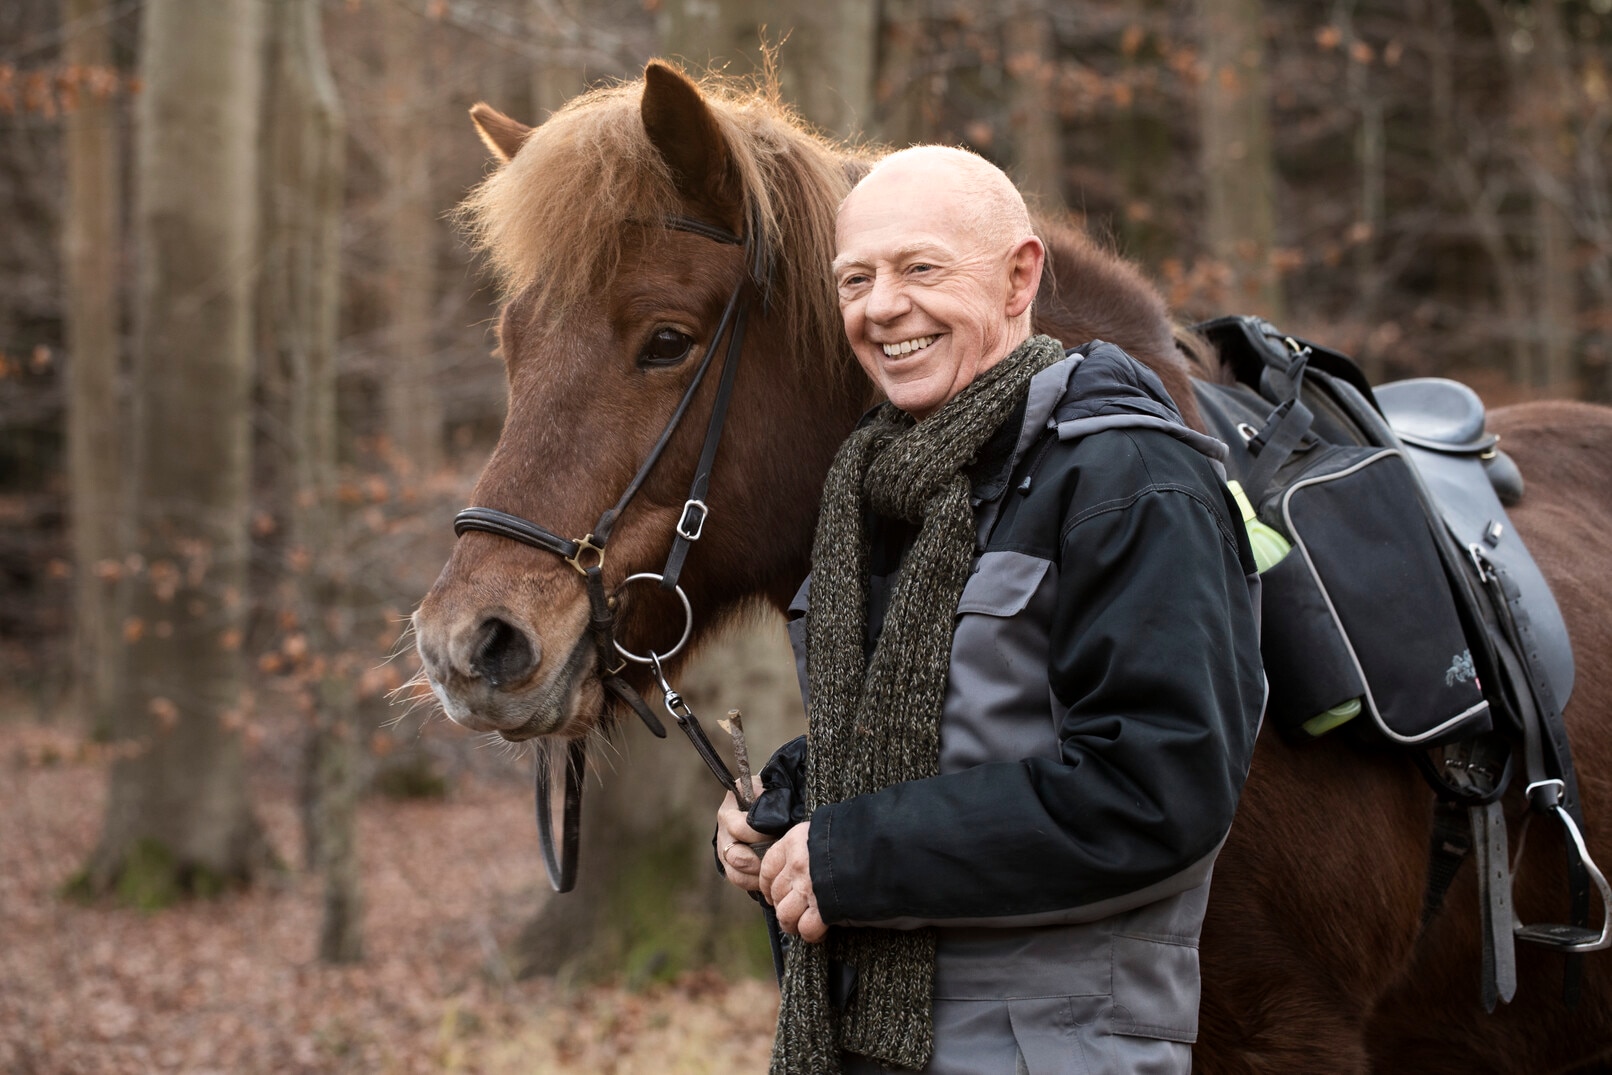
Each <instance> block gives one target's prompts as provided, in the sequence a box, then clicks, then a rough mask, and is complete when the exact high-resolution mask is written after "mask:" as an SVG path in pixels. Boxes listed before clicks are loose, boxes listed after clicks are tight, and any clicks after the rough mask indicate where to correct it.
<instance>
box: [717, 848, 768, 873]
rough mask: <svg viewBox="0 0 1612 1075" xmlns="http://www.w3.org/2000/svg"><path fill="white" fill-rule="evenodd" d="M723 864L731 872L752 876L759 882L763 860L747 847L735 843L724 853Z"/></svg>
mask: <svg viewBox="0 0 1612 1075" xmlns="http://www.w3.org/2000/svg"><path fill="white" fill-rule="evenodd" d="M722 864H723V865H724V866H726V867H727V868H728V869H730V870H738V871H739V872H740V873H747V874H750V875H752V876H754V877H756V879H757V880H758V881H759V880H760V873H761V858H760V857H759V856H758V855H757V854H756V853H755V852H754V851H752V850H751V849H750V848H749V847H748V846H747V845H745V844H742V843H738V842H734V843H731V844H729V845H728V848H727V850H726V851H724V852H723V853H722Z"/></svg>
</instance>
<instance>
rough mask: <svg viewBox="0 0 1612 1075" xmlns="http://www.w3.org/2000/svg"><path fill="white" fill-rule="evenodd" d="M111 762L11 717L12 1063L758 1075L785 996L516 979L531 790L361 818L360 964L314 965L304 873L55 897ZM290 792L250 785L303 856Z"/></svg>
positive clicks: (0, 871)
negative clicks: (514, 942)
mask: <svg viewBox="0 0 1612 1075" xmlns="http://www.w3.org/2000/svg"><path fill="white" fill-rule="evenodd" d="M107 765H108V755H107V752H106V751H104V750H97V749H92V748H88V747H86V746H85V745H84V744H83V743H82V742H81V741H80V740H79V739H77V738H76V737H75V736H72V735H69V734H67V733H65V732H62V731H60V730H56V729H52V728H49V727H41V726H39V725H37V724H33V723H30V722H27V721H23V720H18V719H10V718H3V717H0V774H3V777H0V779H3V780H4V782H5V785H6V788H7V791H6V794H5V798H4V804H5V805H4V809H3V810H0V1070H3V1071H6V1072H11V1073H15V1075H31V1073H36V1072H38V1073H44V1072H49V1073H61V1075H77V1073H94V1075H101V1073H122V1072H140V1073H145V1072H185V1073H190V1075H202V1073H235V1072H248V1073H251V1072H265V1073H267V1072H274V1073H316V1072H344V1073H345V1072H384V1073H392V1072H399V1073H402V1072H485V1073H488V1075H502V1073H515V1072H521V1073H529V1072H554V1073H584V1072H585V1073H590V1075H605V1073H615V1075H639V1073H642V1075H650V1073H655V1075H660V1073H672V1072H686V1073H696V1072H754V1071H762V1070H764V1069H765V1067H766V1061H767V1055H768V1050H769V1047H770V1044H771V1033H772V1023H773V1018H774V1015H775V1012H776V1006H777V994H776V990H775V989H774V987H773V986H772V985H771V984H770V983H765V982H755V981H745V982H738V983H729V982H726V981H723V980H722V979H720V978H719V977H717V976H715V975H710V976H704V977H696V978H691V979H687V980H685V981H683V982H681V983H679V984H678V985H677V986H676V987H672V988H662V989H658V990H652V991H649V992H642V993H628V992H626V991H623V990H616V989H592V990H585V991H566V990H562V989H560V988H558V987H557V986H555V985H554V984H553V983H552V982H543V981H534V982H510V981H509V980H508V979H507V975H506V974H505V973H504V971H503V959H504V955H503V952H504V949H505V947H506V946H507V945H508V944H509V943H510V940H511V939H512V938H513V937H514V936H515V934H516V932H517V930H518V929H519V927H520V925H521V923H522V921H523V920H524V919H525V918H526V917H527V916H529V915H530V914H531V913H532V911H533V910H534V909H535V907H536V906H537V903H538V901H540V900H541V899H543V898H544V895H543V894H544V893H546V892H547V889H548V886H547V883H546V881H545V880H544V879H543V876H542V868H541V866H540V865H539V862H538V856H537V855H536V852H535V847H534V846H533V843H534V841H533V840H532V839H531V837H530V834H529V832H528V829H529V827H530V824H531V821H530V818H528V817H527V813H526V811H527V804H526V799H525V796H524V795H521V794H518V793H514V792H513V791H512V789H511V788H510V787H509V786H508V785H507V784H504V785H499V786H492V785H490V784H488V783H486V782H484V781H478V780H477V779H475V778H474V777H468V776H467V777H466V778H465V779H463V780H462V781H460V783H459V785H458V786H457V787H456V789H455V791H454V792H453V794H452V795H451V796H450V797H449V798H448V799H447V800H445V801H440V802H427V803H395V802H390V801H387V800H384V799H379V798H372V799H369V800H367V801H366V802H365V805H364V807H363V813H362V817H361V822H360V824H361V833H360V835H361V849H362V852H361V853H362V861H363V868H364V894H365V899H366V906H367V910H366V917H365V943H366V945H367V953H368V958H367V959H366V961H365V962H364V963H363V964H362V965H360V966H356V967H350V968H336V967H328V966H324V965H322V964H320V963H319V962H318V960H317V959H316V958H315V955H314V953H315V943H316V936H317V930H318V925H319V897H320V887H319V882H318V879H317V878H316V877H313V876H310V875H308V874H307V873H305V872H303V871H301V870H298V869H292V870H291V871H290V872H289V873H288V874H286V875H285V876H284V877H283V878H281V879H271V880H269V881H267V882H265V883H263V884H260V885H259V886H257V887H256V888H254V889H253V890H251V891H247V892H239V893H233V894H230V895H227V896H225V897H223V898H220V899H218V900H215V901H211V902H201V903H192V904H189V905H186V906H182V907H178V908H174V909H170V910H166V911H162V912H158V913H155V914H142V913H140V912H138V911H132V910H126V909H121V908H116V907H112V906H109V905H108V906H97V907H82V906H77V905H74V904H72V903H68V902H66V901H64V900H62V899H61V898H59V897H58V896H57V895H56V889H57V888H58V886H60V885H61V883H62V882H63V881H64V880H65V879H66V878H67V877H69V876H70V875H71V874H72V873H73V872H74V871H75V870H76V869H77V868H78V867H79V865H80V864H81V863H82V862H83V860H84V859H85V857H86V855H87V854H88V852H89V850H90V848H91V846H92V845H93V843H94V840H95V838H96V836H97V833H98V831H99V827H100V823H101V809H102V803H103V799H104V791H105V785H106V766H107ZM277 783H278V784H287V785H288V783H289V782H288V781H285V780H283V779H282V780H278V781H277V780H276V779H273V778H269V777H262V776H260V778H259V785H261V786H256V787H255V788H254V790H255V792H256V795H257V802H258V804H259V808H260V812H261V816H262V818H263V820H264V823H265V825H266V826H267V827H268V829H269V832H270V838H271V839H272V840H273V842H274V845H275V847H276V848H277V849H278V850H279V852H280V854H281V856H282V857H283V858H284V859H285V860H286V861H288V862H293V861H295V860H296V858H297V848H298V832H297V823H296V815H295V806H294V803H293V800H292V796H291V794H290V788H289V786H276V784H277Z"/></svg>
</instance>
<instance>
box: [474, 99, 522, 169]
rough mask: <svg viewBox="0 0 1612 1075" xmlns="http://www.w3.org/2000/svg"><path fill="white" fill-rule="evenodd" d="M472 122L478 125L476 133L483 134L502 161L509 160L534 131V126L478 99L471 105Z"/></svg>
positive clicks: (486, 141) (490, 147)
mask: <svg viewBox="0 0 1612 1075" xmlns="http://www.w3.org/2000/svg"><path fill="white" fill-rule="evenodd" d="M470 122H472V123H474V124H475V125H476V133H477V134H479V135H481V140H482V141H483V142H485V143H486V144H487V148H488V149H490V150H492V151H493V155H494V156H496V157H497V158H498V159H499V161H500V162H508V160H509V159H510V158H511V157H513V156H514V155H515V151H516V150H517V149H519V148H520V147H521V143H522V142H524V141H526V136H527V135H529V134H531V133H532V128H530V127H528V126H527V125H526V124H524V123H522V122H520V121H519V120H513V119H510V118H509V117H508V116H506V115H504V114H503V113H502V112H500V111H498V109H496V108H494V107H493V106H492V105H490V104H488V103H487V102H486V101H477V102H476V103H475V104H473V105H471V106H470Z"/></svg>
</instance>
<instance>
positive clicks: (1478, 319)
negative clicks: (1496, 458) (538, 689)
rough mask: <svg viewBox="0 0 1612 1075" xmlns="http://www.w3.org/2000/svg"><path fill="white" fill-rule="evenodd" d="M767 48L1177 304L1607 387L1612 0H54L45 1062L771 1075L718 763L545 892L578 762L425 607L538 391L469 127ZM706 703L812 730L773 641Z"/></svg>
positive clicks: (751, 923) (39, 362) (12, 449)
mask: <svg viewBox="0 0 1612 1075" xmlns="http://www.w3.org/2000/svg"><path fill="white" fill-rule="evenodd" d="M764 44H765V46H770V47H771V48H772V50H773V52H774V54H775V61H774V63H775V69H776V77H777V79H778V82H779V84H780V86H781V89H782V92H783V95H784V96H785V98H786V99H788V100H790V101H792V102H793V103H794V104H795V105H796V106H797V107H798V108H799V109H800V110H801V112H802V113H803V115H804V116H805V117H806V118H807V119H809V120H810V121H812V122H813V123H815V124H817V125H818V126H820V127H821V128H823V129H824V130H826V131H828V132H831V133H833V134H835V135H837V136H839V137H843V138H847V139H854V140H858V141H874V142H884V143H888V144H892V145H902V144H907V143H911V142H917V141H940V142H951V143H960V144H965V145H969V146H972V147H973V148H975V149H976V150H978V151H979V152H981V153H983V154H985V155H986V156H988V157H990V158H991V159H993V160H995V161H997V162H998V163H1000V164H1002V165H1003V166H1004V167H1006V168H1007V169H1008V170H1009V172H1010V173H1011V174H1012V175H1013V176H1014V177H1015V179H1016V180H1017V181H1018V182H1019V183H1020V185H1021V187H1022V188H1023V189H1025V190H1026V192H1027V193H1028V194H1029V195H1030V197H1031V198H1032V200H1033V201H1034V202H1036V203H1037V205H1038V206H1039V207H1040V208H1041V209H1043V210H1046V211H1050V212H1062V213H1068V214H1070V215H1071V216H1072V217H1074V218H1075V219H1076V220H1077V221H1079V222H1080V223H1082V224H1083V225H1084V226H1085V227H1087V228H1088V229H1089V230H1090V231H1092V232H1093V233H1095V234H1097V235H1098V236H1100V237H1102V238H1103V239H1104V240H1105V241H1107V242H1109V243H1111V244H1112V245H1113V246H1114V247H1115V248H1117V249H1118V250H1120V251H1121V252H1123V253H1125V254H1126V255H1128V256H1130V257H1133V258H1135V259H1137V260H1138V261H1140V262H1141V263H1142V264H1143V265H1144V266H1145V267H1146V268H1147V270H1148V271H1149V273H1150V274H1151V275H1152V277H1153V278H1154V279H1155V280H1156V281H1157V282H1158V283H1159V285H1160V287H1161V288H1162V289H1163V290H1164V292H1165V294H1166V296H1167V297H1168V299H1169V301H1170V303H1171V305H1172V307H1173V308H1174V310H1175V311H1176V313H1177V315H1178V316H1179V317H1180V318H1182V319H1183V320H1189V321H1190V320H1193V319H1197V318H1201V317H1208V316H1213V315H1217V314H1221V313H1227V312H1239V313H1258V314H1262V315H1264V316H1266V317H1268V318H1271V319H1272V320H1274V321H1276V322H1277V323H1278V324H1280V325H1282V326H1283V327H1286V328H1288V329H1289V330H1291V331H1293V332H1295V333H1297V334H1300V335H1303V336H1306V337H1309V338H1311V339H1314V340H1317V341H1320V342H1324V343H1327V344H1329V345H1330V346H1333V347H1335V348H1337V349H1340V350H1343V351H1347V352H1350V353H1352V354H1354V355H1356V356H1357V357H1358V358H1359V359H1360V360H1361V362H1362V363H1363V365H1364V366H1365V367H1366V368H1367V370H1368V371H1369V373H1370V374H1371V376H1372V377H1373V378H1374V379H1385V378H1390V377H1400V376H1411V375H1446V376H1454V377H1458V378H1461V379H1464V380H1466V381H1468V382H1469V383H1471V384H1473V385H1474V386H1475V387H1477V388H1478V389H1479V390H1480V392H1481V393H1482V394H1483V395H1484V396H1485V398H1486V399H1488V400H1489V402H1490V403H1491V404H1497V403H1503V402H1507V401H1511V400H1515V399H1519V398H1528V397H1534V396H1542V395H1551V396H1568V397H1576V398H1583V399H1590V400H1599V401H1602V402H1612V176H1609V173H1608V162H1609V159H1612V152H1609V150H1612V145H1609V129H1612V84H1609V71H1608V66H1609V61H1612V0H1533V2H1529V3H1520V2H1510V0H1408V2H1402V0H1394V2H1388V0H1333V2H1330V3H1324V4H1315V3H1299V2H1296V0H1087V2H1084V3H1081V4H1063V3H1056V2H1054V0H1011V2H1002V3H991V4H985V3H964V2H960V0H878V2H875V0H813V2H808V0H776V2H771V3H767V2H762V0H595V2H588V3H584V2H582V0H143V2H141V0H9V2H7V3H5V4H3V5H0V225H3V226H0V766H3V767H4V768H5V770H6V778H5V787H6V790H5V792H4V793H3V799H0V802H3V804H4V807H5V808H4V810H3V811H0V935H3V936H5V937H6V938H7V942H6V943H5V944H4V945H0V1068H4V1069H5V1070H7V1071H16V1072H35V1071H38V1072H80V1071H82V1072H102V1071H125V1070H127V1071H151V1070H162V1071H168V1070H173V1071H265V1072H266V1071H276V1072H279V1071H437V1070H474V1071H578V1072H581V1071H588V1072H603V1071H620V1072H627V1071H672V1070H686V1071H712V1070H759V1069H760V1068H761V1067H762V1066H763V1065H764V1062H765V1056H766V1053H767V1046H768V1040H769V1031H770V1021H771V1017H772V1012H773V1006H774V1005H775V994H774V993H773V992H772V989H771V986H770V985H769V984H768V983H767V982H766V980H765V975H766V974H767V961H766V955H765V945H764V940H763V938H762V936H761V934H760V930H759V925H758V923H759V918H758V917H757V916H756V914H755V911H754V908H753V907H752V906H751V905H750V904H749V903H748V901H745V900H743V899H742V898H739V897H738V896H737V895H736V894H734V893H732V892H729V891H726V886H724V885H723V884H722V883H721V882H720V881H719V880H718V879H717V878H716V877H715V875H714V872H713V871H711V870H710V868H709V858H708V856H709V849H708V845H707V841H708V837H709V825H710V811H711V807H712V806H713V803H712V802H711V796H710V795H709V794H708V789H707V788H706V786H705V784H704V783H703V782H702V780H703V778H702V775H701V771H700V770H699V768H698V763H697V762H696V761H695V760H694V756H693V753H692V752H691V751H686V750H680V749H678V746H677V744H675V743H665V744H656V743H651V742H649V741H648V740H647V739H646V738H645V737H644V736H642V735H641V734H640V733H639V732H638V730H637V729H636V728H629V729H626V730H625V731H624V733H623V735H622V736H621V742H620V743H619V745H618V753H617V755H616V756H615V757H614V758H612V759H610V760H609V763H608V764H607V765H606V766H605V767H604V768H603V770H602V771H601V772H600V773H599V774H597V779H595V780H594V781H593V783H592V785H591V787H590V797H591V799H592V805H591V806H590V816H589V820H588V825H587V826H586V829H585V833H584V845H583V850H582V861H583V878H584V879H583V883H582V886H581V889H580V891H579V892H578V893H575V894H572V895H570V896H566V897H550V896H549V894H548V886H547V884H546V882H545V879H544V877H543V873H542V868H541V865H540V860H539V858H538V855H537V851H536V846H535V843H536V842H535V840H534V838H533V834H532V824H531V819H530V798H529V797H530V791H529V790H528V788H529V781H530V772H531V770H530V767H531V764H532V762H531V760H530V758H529V757H528V756H527V755H525V754H524V753H520V752H511V751H508V750H504V749H500V748H497V747H491V746H489V745H488V744H487V743H485V742H482V741H481V740H479V739H477V738H476V737H473V736H470V735H468V734H466V733H464V732H462V731H461V730H459V729H457V728H456V727H454V726H453V725H451V724H450V723H448V722H447V721H445V720H444V719H443V718H442V717H441V716H440V715H434V714H435V705H434V702H432V701H431V700H430V697H429V692H428V691H424V690H422V688H421V687H420V686H419V684H418V682H417V680H416V679H415V670H416V665H415V662H414V659H413V654H412V651H411V648H410V643H409V640H408V638H407V636H406V634H405V631H404V628H405V625H406V619H407V614H408V612H409V610H410V609H411V608H412V606H413V604H414V603H415V602H416V601H417V600H418V599H419V597H420V596H421V595H422V594H423V593H424V592H425V590H426V589H427V588H428V587H429V585H430V582H431V579H432V577H433V576H434V574H435V572H436V570H437V568H438V567H439V566H440V564H441V563H442V562H443V560H444V558H445V556H446V553H447V549H448V547H449V545H450V543H451V540H452V538H451V532H450V529H449V525H448V523H449V520H450V518H451V515H452V512H453V511H454V510H455V509H456V508H457V507H459V506H461V505H462V504H464V503H465V502H466V497H467V496H468V492H469V488H470V485H471V483H472V481H473V479H474V476H475V473H476V471H477V469H478V468H479V466H480V464H481V462H482V461H484V459H485V457H486V455H487V452H488V450H489V448H490V446H491V444H492V442H493V440H494V439H495V437H496V435H497V431H498V429H499V425H500V422H501V419H502V413H503V406H504V391H505V389H504V378H503V371H502V367H501V366H500V364H499V362H498V361H497V359H496V358H494V357H490V355H489V350H490V347H491V343H492V341H491V331H490V328H491V324H492V321H491V317H492V312H493V309H494V306H495V304H496V301H497V295H496V294H494V293H493V292H492V290H491V289H490V284H489V280H488V277H487V275H486V274H484V273H483V272H482V270H481V267H480V266H479V265H478V264H477V262H476V259H475V257H474V255H473V254H472V252H471V251H470V249H469V248H468V246H467V244H466V243H465V242H464V241H463V239H462V237H461V236H460V235H459V234H457V233H456V232H455V230H454V228H453V226H452V224H451V222H450V220H449V215H450V213H451V210H452V207H453V206H454V205H455V204H456V203H457V202H458V201H459V199H460V198H462V197H463V196H464V194H465V193H466V191H467V190H468V189H470V188H471V187H472V186H473V185H474V184H475V183H476V182H477V181H478V179H479V178H480V177H481V176H483V175H484V174H485V173H486V170H487V168H488V166H489V162H488V159H487V155H486V153H485V151H484V150H483V148H482V147H481V145H480V144H479V143H478V142H477V140H476V139H475V137H474V134H473V132H472V130H471V128H470V125H469V123H468V121H467V118H466V114H465V113H466V110H467V108H468V107H469V105H470V104H471V103H473V102H474V101H476V100H479V99H485V100H488V101H489V102H491V103H492V104H494V105H495V106H496V107H498V108H500V109H502V110H503V111H505V112H508V113H510V114H512V115H514V116H516V117H517V118H520V119H523V120H526V121H529V122H535V121H537V120H540V119H541V118H542V117H543V116H544V115H546V114H547V113H549V112H550V111H552V110H554V109H555V108H557V107H559V106H560V104H561V103H562V102H563V101H564V100H566V99H567V98H568V97H570V96H572V95H574V94H575V93H577V92H580V91H582V90H583V89H585V88H586V87H588V86H590V85H595V84H598V83H600V82H607V81H610V80H613V79H621V78H631V77H634V76H635V75H636V74H637V73H638V72H639V71H640V70H641V69H642V65H643V63H644V61H645V60H646V59H648V58H650V57H652V56H671V57H680V58H682V59H683V60H684V62H685V63H686V64H687V65H688V66H689V67H690V68H691V69H692V70H695V71H706V70H713V69H717V70H722V71H724V72H726V73H727V74H728V75H729V76H733V77H748V76H752V75H754V74H755V72H756V71H757V70H758V69H759V68H760V67H761V66H762V65H763V59H762V54H763V51H764ZM1070 342H1077V341H1070ZM680 686H681V687H682V688H683V692H684V694H685V695H686V696H687V697H688V698H689V700H690V702H691V703H692V705H693V706H694V708H695V709H696V710H697V711H699V712H702V713H707V714H709V715H712V716H714V715H718V714H719V713H720V712H722V711H725V710H726V709H727V708H728V707H730V706H738V707H740V708H742V709H743V710H744V712H745V714H746V718H747V721H748V722H749V724H750V726H751V728H752V729H753V731H752V738H753V740H754V742H753V749H754V750H756V752H757V753H762V752H764V751H765V750H767V749H770V747H772V746H773V745H776V743H778V742H780V741H781V740H782V739H783V738H785V737H787V736H788V735H790V734H793V732H794V730H796V729H798V728H799V727H800V723H801V717H800V713H799V702H798V700H797V699H796V698H795V696H794V685H793V675H792V670H791V668H790V667H789V664H788V661H787V658H786V657H785V656H784V655H783V654H782V653H781V642H780V632H779V631H778V630H777V625H776V624H773V623H769V622H759V621H758V622H753V623H750V624H746V625H745V626H744V628H743V629H742V630H740V631H739V632H737V633H736V634H735V636H734V637H733V638H731V639H730V640H729V641H727V642H726V643H724V644H722V645H720V646H716V647H713V648H712V649H710V650H709V651H707V653H706V654H705V655H704V657H703V659H702V660H701V661H700V663H699V664H697V665H696V666H695V667H693V668H692V669H690V670H689V671H688V672H687V673H686V676H685V680H684V682H682V683H681V684H680Z"/></svg>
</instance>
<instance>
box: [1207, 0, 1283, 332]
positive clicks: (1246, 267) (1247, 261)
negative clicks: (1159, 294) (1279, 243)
mask: <svg viewBox="0 0 1612 1075" xmlns="http://www.w3.org/2000/svg"><path fill="white" fill-rule="evenodd" d="M1198 12H1199V21H1200V26H1199V33H1200V40H1201V41H1202V43H1203V62H1204V75H1205V77H1204V82H1203V85H1202V86H1200V87H1199V93H1200V98H1201V100H1200V105H1201V113H1200V119H1201V124H1202V126H1201V132H1202V139H1203V145H1202V154H1203V168H1204V186H1205V192H1206V205H1205V207H1204V208H1205V221H1204V230H1205V236H1206V238H1207V240H1208V246H1209V251H1210V253H1211V254H1212V255H1214V257H1215V258H1216V259H1218V260H1219V261H1221V262H1222V263H1223V264H1225V265H1226V266H1228V267H1229V268H1230V270H1231V273H1232V276H1233V279H1234V281H1235V292H1234V294H1235V297H1236V300H1237V301H1238V302H1239V303H1244V304H1246V308H1245V309H1242V310H1240V312H1243V313H1253V314H1259V315H1260V316H1262V317H1266V318H1268V319H1270V320H1273V321H1276V322H1277V323H1278V324H1280V323H1281V318H1282V298H1281V281H1280V280H1279V279H1278V278H1277V276H1276V273H1275V270H1274V267H1273V265H1272V258H1271V255H1272V253H1273V252H1274V251H1275V248H1276V210H1275V193H1276V168H1275V164H1274V162H1273V159H1272V155H1271V127H1270V106H1269V103H1268V101H1267V99H1266V96H1267V95H1266V86H1265V60H1264V52H1265V38H1264V26H1263V8H1262V5H1261V3H1260V0H1198Z"/></svg>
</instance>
